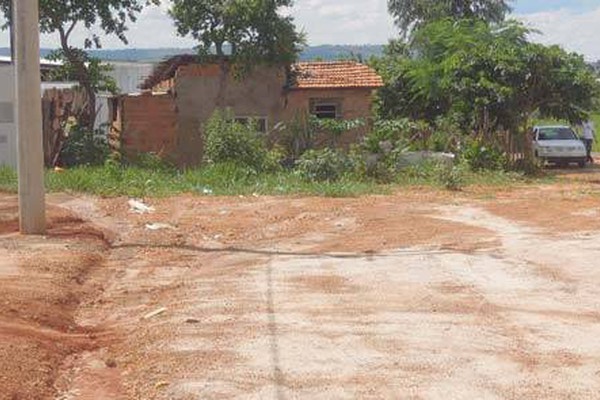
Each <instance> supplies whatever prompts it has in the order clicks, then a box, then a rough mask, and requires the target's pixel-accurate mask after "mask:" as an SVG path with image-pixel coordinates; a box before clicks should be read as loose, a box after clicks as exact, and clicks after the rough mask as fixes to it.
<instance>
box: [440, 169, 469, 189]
mask: <svg viewBox="0 0 600 400" xmlns="http://www.w3.org/2000/svg"><path fill="white" fill-rule="evenodd" d="M437 171H438V180H439V182H440V184H441V185H442V186H443V187H444V188H446V189H447V190H451V191H459V190H461V189H462V188H463V187H464V186H465V179H466V178H465V173H464V170H463V167H462V166H461V165H442V164H439V165H437Z"/></svg>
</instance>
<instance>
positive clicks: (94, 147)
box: [59, 126, 111, 167]
mask: <svg viewBox="0 0 600 400" xmlns="http://www.w3.org/2000/svg"><path fill="white" fill-rule="evenodd" d="M110 153H111V151H110V148H109V146H108V142H107V141H106V137H105V136H104V134H103V133H102V132H101V131H89V130H86V129H85V128H83V127H80V126H74V127H73V128H72V129H71V130H70V131H69V136H68V137H67V139H66V140H65V143H64V145H63V148H62V150H61V152H60V156H59V160H60V164H61V165H63V166H65V167H74V166H78V165H83V166H95V165H102V164H104V162H105V161H106V160H107V159H108V157H109V156H110Z"/></svg>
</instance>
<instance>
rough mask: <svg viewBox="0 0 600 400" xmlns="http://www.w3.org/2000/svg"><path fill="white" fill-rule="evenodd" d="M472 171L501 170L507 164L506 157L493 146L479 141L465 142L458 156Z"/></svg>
mask: <svg viewBox="0 0 600 400" xmlns="http://www.w3.org/2000/svg"><path fill="white" fill-rule="evenodd" d="M460 158H461V160H463V161H465V162H466V163H467V164H468V165H469V167H470V168H471V169H472V170H473V171H482V170H495V171H497V170H502V169H505V168H506V166H507V163H508V160H507V158H506V155H505V154H504V153H503V152H502V150H500V149H498V148H496V147H495V146H494V145H491V144H486V143H483V141H482V140H481V139H473V140H470V141H467V142H466V144H465V147H464V148H463V149H462V152H461V154H460Z"/></svg>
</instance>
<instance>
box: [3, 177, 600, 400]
mask: <svg viewBox="0 0 600 400" xmlns="http://www.w3.org/2000/svg"><path fill="white" fill-rule="evenodd" d="M596 176H597V175H595V174H591V175H583V174H571V175H570V176H568V177H567V178H568V179H569V181H567V182H566V183H565V182H559V183H556V184H548V185H539V186H538V187H522V188H512V189H504V190H492V189H471V190H469V191H467V192H465V193H458V194H449V193H446V192H438V191H432V190H427V189H421V190H416V189H415V190H412V191H403V192H400V193H397V194H395V195H392V196H367V197H362V198H350V199H328V198H277V197H260V198H255V197H246V198H238V197H229V198H215V197H195V196H179V197H177V198H167V199H149V200H148V202H149V203H150V204H151V205H152V206H153V207H155V209H156V212H154V213H151V214H145V215H138V214H134V213H132V212H131V211H130V210H129V207H128V205H127V200H128V199H126V198H116V199H96V198H89V197H72V196H65V195H62V196H58V195H53V196H50V197H49V203H50V204H51V205H50V207H49V213H48V217H49V230H48V235H47V236H46V237H43V238H33V237H22V236H20V235H18V233H17V230H18V223H17V219H16V218H17V208H16V198H15V196H14V195H8V194H0V287H2V296H1V297H0V371H2V373H1V374H0V399H11V400H14V399H24V400H25V399H27V400H28V399H60V400H68V399H90V400H91V399H100V398H106V399H144V400H146V399H196V398H231V397H235V395H237V396H238V397H239V396H241V397H242V398H243V397H244V396H247V397H248V398H277V399H279V398H288V397H289V398H311V399H312V398H397V397H395V396H397V395H398V394H399V393H400V394H404V395H406V396H408V397H411V396H412V397H411V398H413V397H414V398H432V399H433V398H441V397H440V396H439V395H440V394H441V393H448V387H450V388H454V389H456V392H455V393H454V394H455V395H456V398H484V397H486V395H487V397H490V396H492V394H493V395H494V396H495V397H494V398H511V399H517V398H518V399H541V398H557V399H562V398H564V399H567V398H593V397H578V396H581V395H582V393H583V394H585V393H586V392H585V391H584V389H582V388H580V387H578V386H577V385H575V384H573V385H574V386H573V387H569V385H567V384H561V382H562V381H561V379H562V380H565V379H566V382H567V383H568V379H567V378H565V376H566V377H569V376H570V377H571V378H570V379H574V381H575V382H578V381H579V378H581V377H583V376H588V375H589V374H594V373H596V372H595V371H596V370H595V369H593V368H591V365H592V364H593V363H592V362H591V361H589V360H588V359H587V358H586V357H584V356H582V355H581V354H578V353H577V352H576V351H575V350H574V349H570V348H567V347H568V346H566V345H565V344H560V345H559V344H557V343H552V344H550V342H551V340H552V338H557V337H559V336H560V335H561V334H562V331H560V330H559V329H558V328H557V327H559V326H560V327H561V329H562V325H561V324H562V323H565V321H571V319H573V321H574V320H575V319H577V321H579V323H580V324H586V323H589V324H593V327H594V328H595V324H596V323H597V320H598V315H597V311H596V312H595V313H594V312H592V311H593V310H592V309H591V306H590V304H591V303H589V301H591V300H590V299H591V298H595V297H594V296H592V294H591V292H590V293H588V291H589V290H591V289H590V288H589V287H588V284H587V283H585V282H587V281H590V282H593V279H595V278H596V276H595V275H593V271H592V270H591V269H589V268H588V267H586V266H587V265H588V264H589V263H590V260H588V259H586V258H585V257H586V256H585V253H583V254H579V255H578V257H579V258H578V259H577V262H576V267H574V268H564V269H563V268H560V267H558V266H556V265H554V264H553V259H556V260H560V259H561V258H560V257H562V255H563V253H564V251H563V250H561V249H562V247H560V246H562V245H564V246H567V242H565V243H563V244H562V245H561V244H560V243H559V242H557V243H559V244H557V246H556V254H550V253H544V252H548V251H549V250H548V249H551V248H552V247H545V246H550V245H551V243H553V242H552V241H553V240H554V239H552V237H553V236H556V235H557V234H559V236H560V235H567V236H569V235H571V236H572V235H580V234H585V235H588V234H590V235H591V234H597V233H598V232H599V231H600V222H599V221H600V218H598V217H599V216H600V201H599V200H600V197H599V196H598V195H599V194H600V186H599V185H598V184H597V183H596V178H595V177H596ZM497 218H500V219H497ZM157 222H160V223H165V224H168V225H169V226H170V228H165V229H162V230H159V231H151V230H149V229H147V227H146V225H147V224H152V223H157ZM557 240H558V239H557ZM521 241H522V242H523V244H522V245H521ZM538 247H539V248H544V249H546V250H544V251H542V250H540V251H539V252H535V251H533V252H532V254H531V257H533V253H535V257H533V258H531V259H529V258H527V257H529V256H530V255H529V254H525V253H526V252H525V253H523V254H525V255H523V256H521V255H520V254H521V252H523V249H529V248H532V249H534V248H538ZM565 248H568V247H565ZM398 252H399V253H398ZM561 252H562V253H561ZM438 258H439V259H438ZM505 258H506V260H504V259H505ZM457 260H458V261H457ZM495 260H501V261H503V262H504V261H505V262H507V263H509V264H510V263H512V264H510V265H511V266H510V268H509V267H507V266H495V264H494V263H495V262H496V261H495ZM463 262H464V264H461V263H463ZM497 262H500V261H497ZM523 262H525V263H526V264H527V268H526V270H523V268H525V267H523V266H522V263H523ZM557 262H558V261H557ZM362 263H366V264H364V265H363V264H362ZM421 263H422V265H423V267H422V268H421V267H420V265H421ZM488 264H489V265H493V266H494V267H493V268H492V269H490V270H487V269H485V272H484V270H481V271H479V270H478V269H477V268H487V267H486V266H487V265H488ZM274 265H275V266H274ZM503 265H504V264H503ZM425 266H426V267H425ZM365 268H373V271H374V272H373V273H369V271H368V270H365ZM473 268H475V270H472V269H473ZM494 268H495V269H494ZM502 268H506V270H504V269H502ZM407 271H410V273H409V272H407ZM265 274H266V275H265ZM469 274H473V275H469ZM503 274H504V275H503ZM522 274H526V276H524V275H522ZM265 276H266V277H267V278H268V283H269V286H268V287H267V286H264V285H265V283H264V282H263V279H262V278H263V277H265ZM488 276H489V277H488ZM494 279H496V280H494ZM540 280H541V281H542V282H540ZM523 282H527V284H528V285H529V284H530V285H539V287H536V288H535V290H533V292H532V291H531V290H529V291H524V290H522V289H520V286H519V285H520V284H524V283H523ZM599 283H600V282H599ZM495 285H506V286H502V287H501V290H505V289H506V290H508V291H507V292H502V291H500V292H499V291H498V290H500V289H498V287H496V286H495ZM511 285H514V287H511ZM525 287H528V286H527V285H525ZM555 290H558V291H556V292H555ZM517 293H518V294H517ZM531 293H534V294H535V293H540V295H541V293H544V296H542V297H543V298H542V297H540V298H538V297H534V298H529V297H528V296H533V294H531ZM567 294H568V295H567ZM265 296H266V297H265ZM563 296H566V297H564V298H565V299H567V302H566V303H560V304H558V303H556V304H554V303H553V302H558V301H562V299H563ZM521 298H522V299H523V303H519V304H513V303H512V302H513V301H514V302H517V301H519V300H520V299H521ZM546 298H548V301H549V302H550V303H549V304H545V306H547V308H548V309H543V310H542V311H539V310H535V311H532V310H525V308H526V307H528V306H531V307H533V306H535V305H537V304H539V305H540V307H541V304H543V302H544V301H545V300H544V299H546ZM265 299H267V300H268V301H266V300H265ZM507 301H508V302H509V303H507ZM586 301H587V302H588V303H586ZM572 304H577V305H580V306H578V307H579V308H577V310H575V311H573V310H569V309H568V307H569V306H570V305H572ZM584 305H585V306H584ZM517 306H518V307H517ZM163 307H165V308H166V310H165V311H164V313H159V314H157V315H155V316H150V317H148V318H145V316H148V315H149V313H151V312H153V311H157V310H161V309H162V308H163ZM521 308H522V309H521ZM513 309H514V310H513ZM277 310H279V311H277ZM572 311H573V312H572ZM571 312H572V313H571ZM398 313H402V314H401V315H402V318H406V320H396V319H395V318H399V317H398V315H399V314H398ZM524 313H531V318H530V319H527V320H526V319H523V315H524ZM527 315H529V314H527ZM380 316H381V317H380ZM379 318H383V319H382V320H380V319H379ZM418 318H420V319H418ZM276 319H279V320H278V321H276ZM446 319H447V320H448V322H443V321H446ZM538 320H539V321H540V322H539V324H540V325H539V326H538V325H536V326H533V325H532V326H529V325H527V324H534V322H533V321H538ZM542 320H543V321H542ZM269 321H270V322H269ZM392 321H395V322H394V323H397V324H399V325H393V324H392ZM523 321H526V322H523ZM413 323H414V324H417V326H419V329H420V330H419V331H418V332H414V333H415V334H416V337H412V336H410V335H409V333H410V332H413V331H414V330H412V329H405V328H402V327H405V326H409V325H410V324H413ZM570 323H571V322H569V324H570ZM572 323H573V324H575V322H572ZM386 324H389V325H386ZM406 324H408V325H406ZM439 324H441V325H442V327H443V329H444V332H442V333H438V332H437V329H438V328H439V327H440V325H439ZM446 324H447V326H446ZM546 324H547V325H546ZM553 324H554V325H553ZM575 326H576V325H575ZM386 327H387V328H386ZM590 327H592V325H590V326H588V331H590V332H593V330H592V329H591V328H590ZM542 328H543V329H542ZM555 328H556V329H555ZM389 330H392V332H393V334H390V332H388V331H389ZM544 330H546V331H547V332H551V333H552V334H551V335H550V333H549V334H548V335H546V336H541V338H540V337H537V338H533V336H534V335H536V334H538V333H539V332H543V331H544ZM371 331H372V332H371ZM369 332H371V333H369ZM438 334H439V335H440V336H439V337H438V336H437V335H438ZM471 335H472V338H473V340H470V339H469V338H470V337H471ZM477 335H479V336H477ZM400 337H402V339H400ZM268 338H271V339H269V340H271V344H270V349H271V353H272V355H271V357H273V359H272V362H271V363H272V364H273V365H274V366H275V367H274V369H273V370H272V371H270V370H269V369H268V368H267V370H264V368H263V367H264V365H268V364H270V363H269V362H267V361H268V360H269V356H268V354H269V352H266V351H261V350H259V349H260V348H262V347H261V346H263V345H265V346H266V347H265V348H268V347H269V346H268V343H269V342H268V340H267V339H268ZM273 338H278V339H277V340H278V341H277V340H276V341H275V342H273ZM356 338H361V341H360V342H355V341H354V340H356ZM413 341H414V342H413ZM263 342H264V343H263ZM546 342H547V343H546ZM542 344H544V346H546V347H547V348H546V347H544V346H542ZM538 345H539V346H540V347H539V348H538ZM345 346H347V347H345ZM580 347H585V346H584V345H581V346H580ZM588 347H589V346H588ZM463 348H465V349H467V350H461V349H463ZM309 349H312V352H311V350H309ZM315 349H316V350H315ZM453 349H456V350H457V353H456V354H455V353H453V352H452V350H453ZM590 351H591V352H593V351H594V349H592V350H590ZM295 352H297V353H295ZM598 355H599V356H600V354H598ZM253 357H255V358H253ZM361 357H363V358H364V359H365V360H371V361H370V362H371V363H375V364H373V365H377V366H378V367H377V368H376V369H374V370H372V368H371V367H370V364H364V365H363V364H360V362H361V360H362V359H363V358H361ZM470 357H474V358H475V359H476V360H478V361H476V362H474V364H472V366H471V369H469V370H464V371H463V370H461V372H460V373H458V372H457V371H458V370H459V369H460V366H461V365H469V364H468V362H471V361H469V360H470ZM478 357H480V358H478ZM335 360H338V361H339V363H335V362H334V361H335ZM380 361H381V362H383V364H377V362H380ZM280 365H281V367H279V366H280ZM320 366H323V368H325V366H329V367H330V369H327V370H324V372H323V371H322V372H319V371H320ZM352 366H353V367H352ZM483 366H485V368H490V369H489V370H487V369H485V368H484V367H483ZM515 366H516V367H515ZM373 368H374V367H373ZM493 368H496V370H493ZM584 368H587V369H585V370H584ZM558 369H560V370H562V371H566V372H565V374H567V373H571V374H572V375H565V376H561V377H560V379H558V378H556V377H555V378H556V379H557V380H556V384H555V385H554V387H551V386H552V385H551V383H552V382H553V380H554V378H553V375H552V374H554V375H557V374H559V373H558V372H557V371H558ZM592 369H593V371H592ZM337 370H339V374H341V375H339V376H338V375H335V373H336V372H335V371H337ZM332 371H333V372H332ZM473 371H478V374H475V373H474V372H473ZM549 371H554V372H549ZM597 373H598V374H600V367H598V372H597ZM486 374H491V375H486ZM511 374H512V375H514V376H518V377H519V379H520V386H514V387H513V386H511V385H512V384H513V382H510V377H511V376H512V375H511ZM486 376H487V378H485V377H486ZM228 379H231V380H228ZM452 379H454V381H453V380H452ZM432 382H446V384H447V385H450V386H446V387H443V386H441V387H434V386H431V385H432ZM536 382H538V383H540V385H541V386H536ZM467 383H469V384H471V383H472V385H473V386H469V385H466V384H467ZM561 385H562V386H561ZM391 388H396V389H395V390H392V389H391ZM444 388H445V389H444ZM508 388H510V391H511V392H510V393H512V395H508V394H507V393H509V392H508V391H507V390H509V389H508ZM400 389H403V390H400ZM386 390H389V391H387V392H386ZM397 390H400V391H397ZM437 391H439V393H438V392H437ZM492 397H493V396H492Z"/></svg>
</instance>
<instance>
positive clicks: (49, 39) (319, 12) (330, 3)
mask: <svg viewBox="0 0 600 400" xmlns="http://www.w3.org/2000/svg"><path fill="white" fill-rule="evenodd" d="M167 1H168V0H167ZM163 2H164V4H163V5H162V6H160V7H153V8H150V9H147V10H145V11H144V12H143V14H142V15H141V16H140V18H139V21H138V23H137V24H135V25H132V26H131V29H130V32H129V33H128V38H129V40H130V44H129V47H132V48H153V47H192V46H194V42H193V41H192V40H190V39H185V38H179V37H177V36H176V35H175V31H174V28H173V24H172V22H171V20H170V18H169V16H168V15H167V13H166V10H167V8H168V3H167V2H165V0H163ZM295 3H296V4H295V6H294V9H293V10H292V11H291V12H292V15H293V16H294V17H295V19H296V24H297V25H298V27H299V28H300V29H302V30H304V32H305V33H306V34H307V36H308V42H309V44H311V45H319V44H383V43H386V42H387V41H388V39H390V38H392V37H394V36H397V29H395V28H394V25H393V21H392V19H391V17H390V16H389V14H388V12H387V5H386V4H387V1H386V0H296V2H295ZM512 6H513V9H514V10H513V15H512V16H513V17H514V18H518V19H520V20H523V21H524V22H525V23H527V24H528V26H530V27H531V28H535V29H537V30H538V31H540V32H541V33H540V34H537V35H535V36H534V37H533V38H532V39H533V40H536V41H539V42H542V43H544V44H559V45H562V46H563V47H565V48H566V49H567V50H570V51H576V52H578V53H582V54H584V55H585V56H586V58H587V59H589V60H600V0H515V1H513V2H512ZM86 34H87V32H85V31H83V30H79V31H77V32H75V36H74V40H75V41H74V43H75V44H81V43H82V42H83V38H84V37H85V35H86ZM7 45H8V37H7V34H6V33H0V46H1V47H5V46H7ZM103 46H104V48H110V49H116V48H124V47H125V45H123V44H122V43H121V42H119V41H118V40H116V39H114V38H104V39H103ZM42 47H50V48H55V47H57V41H56V37H55V36H44V37H42Z"/></svg>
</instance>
